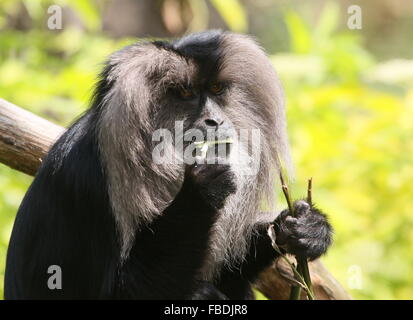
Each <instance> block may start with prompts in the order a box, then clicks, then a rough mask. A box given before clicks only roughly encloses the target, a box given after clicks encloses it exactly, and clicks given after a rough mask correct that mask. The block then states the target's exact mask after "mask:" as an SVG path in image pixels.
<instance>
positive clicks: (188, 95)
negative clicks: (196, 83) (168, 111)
mask: <svg viewBox="0 0 413 320" xmlns="http://www.w3.org/2000/svg"><path fill="white" fill-rule="evenodd" d="M178 92H179V96H180V97H181V98H182V99H184V100H191V99H193V98H195V91H194V90H192V89H191V88H185V87H179V89H178Z"/></svg>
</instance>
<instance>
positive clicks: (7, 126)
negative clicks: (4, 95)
mask: <svg viewBox="0 0 413 320" xmlns="http://www.w3.org/2000/svg"><path fill="white" fill-rule="evenodd" d="M64 130H65V129H64V128H62V127H60V126H57V125H55V124H53V123H51V122H49V121H47V120H44V119H42V118H40V117H38V116H36V115H34V114H33V113H30V112H28V111H26V110H23V109H21V108H19V107H17V106H15V105H13V104H11V103H10V102H7V101H5V100H3V99H1V98H0V162H2V163H4V164H6V165H8V166H9V167H11V168H13V169H16V170H19V171H22V172H24V173H27V174H29V175H32V176H33V175H34V174H35V173H36V171H37V169H38V168H39V166H40V163H41V159H42V158H43V156H44V155H45V154H46V153H47V151H48V150H49V148H50V146H51V145H52V144H53V142H54V141H55V140H56V139H57V138H58V137H59V136H60V135H61V134H62V133H63V132H64Z"/></svg>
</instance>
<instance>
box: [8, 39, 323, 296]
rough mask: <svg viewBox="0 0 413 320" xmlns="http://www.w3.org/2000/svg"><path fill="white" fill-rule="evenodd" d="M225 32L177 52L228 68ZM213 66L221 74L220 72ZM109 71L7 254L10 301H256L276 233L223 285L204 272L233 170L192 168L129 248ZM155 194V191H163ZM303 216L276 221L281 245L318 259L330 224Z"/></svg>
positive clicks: (49, 163)
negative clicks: (117, 206) (116, 183)
mask: <svg viewBox="0 0 413 320" xmlns="http://www.w3.org/2000/svg"><path fill="white" fill-rule="evenodd" d="M219 41H220V35H219V33H217V32H212V33H209V34H197V35H194V36H191V37H188V38H185V40H181V41H177V42H175V43H173V44H171V45H169V46H167V45H165V44H162V43H156V45H158V46H163V47H164V48H166V49H168V50H175V51H177V52H179V53H180V54H182V55H184V56H186V57H189V58H193V59H196V60H197V61H199V63H200V64H202V65H204V66H205V70H207V69H209V70H214V69H216V68H218V65H219ZM211 66H212V67H211ZM110 68H111V67H110V66H107V67H106V68H105V69H104V71H103V72H102V79H101V81H100V82H99V83H98V86H97V90H96V93H95V98H94V102H93V104H92V108H91V109H90V110H89V111H88V112H87V113H86V114H85V115H84V116H82V117H81V118H80V119H79V120H78V121H76V122H75V123H74V124H73V125H72V126H71V127H70V128H69V129H68V131H67V132H66V133H65V134H64V135H63V136H62V137H61V138H60V139H59V140H58V141H57V142H56V143H55V145H54V146H53V147H52V149H51V150H50V152H49V154H48V155H47V157H46V158H45V159H44V161H43V164H42V166H41V168H40V169H39V171H38V173H37V175H36V177H35V179H34V181H33V183H32V185H31V186H30V188H29V190H28V192H27V194H26V196H25V198H24V200H23V202H22V204H21V206H20V208H19V211H18V213H17V217H16V221H15V225H14V228H13V233H12V237H11V240H10V245H9V249H8V255H7V263H6V275H5V298H6V299H72V298H76V299H96V298H97V299H191V298H192V299H227V298H228V299H250V298H253V295H252V291H251V283H252V282H253V281H254V280H255V279H256V278H257V276H258V274H259V273H260V272H261V271H262V270H264V269H265V268H266V267H267V266H269V265H270V264H271V262H272V261H273V260H274V259H275V258H276V254H275V252H274V250H273V249H272V247H271V242H270V239H269V238H268V236H267V228H268V225H263V224H260V225H257V226H256V228H257V232H256V233H255V235H254V237H253V240H252V243H251V245H250V252H249V254H248V256H247V257H246V259H245V261H244V263H243V264H242V265H240V266H238V268H233V269H231V270H229V269H224V270H222V273H221V276H220V278H219V280H217V282H216V283H207V282H200V281H198V280H197V272H198V270H199V269H200V267H201V266H202V263H203V261H204V259H205V256H206V253H207V244H208V239H209V233H210V230H211V227H212V225H213V223H214V222H215V221H216V218H217V213H218V209H220V208H221V207H222V206H223V205H224V202H225V200H226V198H227V197H228V195H230V194H231V193H233V192H235V190H236V184H235V182H234V177H233V174H232V173H231V169H230V167H229V166H227V165H208V166H207V165H195V166H191V167H189V168H187V170H186V173H185V179H184V183H183V186H182V188H181V190H180V192H179V193H178V195H177V196H176V198H175V199H174V201H173V202H172V203H171V205H170V206H169V207H168V208H167V209H166V210H165V211H164V212H163V214H162V215H161V216H160V217H158V218H157V219H155V220H154V221H153V222H152V223H151V224H150V225H148V226H146V227H144V228H142V229H141V230H140V231H139V232H138V233H137V234H136V236H135V240H134V244H133V246H132V248H131V250H130V252H129V255H128V258H127V259H126V260H125V261H121V257H120V252H121V246H120V243H119V236H118V234H117V226H116V224H115V219H114V215H113V213H112V209H111V205H110V202H109V195H108V186H107V179H106V173H105V172H104V169H103V164H102V163H101V156H100V150H99V148H98V142H97V126H98V121H99V119H100V115H101V112H102V108H104V106H103V105H102V100H103V99H104V97H105V96H106V94H107V92H108V91H109V90H110V88H111V86H112V83H111V82H110V81H109V80H108V79H107V75H108V74H109V73H110ZM154 188H156V186H154ZM296 210H297V212H298V218H297V219H295V220H294V219H293V220H291V219H290V218H289V217H288V216H287V214H286V212H283V213H282V214H281V215H280V217H279V218H277V220H276V222H275V226H276V230H277V239H279V243H280V245H282V246H283V247H284V248H286V250H289V251H290V252H293V253H297V254H300V255H304V256H308V257H309V258H311V259H314V258H316V257H318V256H319V255H321V254H322V253H324V252H325V251H326V249H327V246H328V245H329V244H330V242H331V238H330V232H331V229H330V226H329V225H328V223H327V221H326V219H325V217H324V216H323V215H322V214H321V213H320V212H319V211H318V210H316V209H313V210H309V209H308V208H305V205H303V204H302V203H299V204H298V205H297V207H296ZM51 265H59V266H60V267H61V268H62V274H63V281H62V286H63V288H62V289H61V290H50V289H49V288H48V287H47V279H48V277H49V276H50V275H49V274H47V269H48V267H49V266H51Z"/></svg>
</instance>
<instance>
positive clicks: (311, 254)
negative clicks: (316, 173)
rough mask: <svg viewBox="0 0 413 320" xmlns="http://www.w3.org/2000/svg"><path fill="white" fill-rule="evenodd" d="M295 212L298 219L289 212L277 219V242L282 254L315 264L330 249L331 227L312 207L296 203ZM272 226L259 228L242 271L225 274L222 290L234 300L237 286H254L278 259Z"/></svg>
mask: <svg viewBox="0 0 413 320" xmlns="http://www.w3.org/2000/svg"><path fill="white" fill-rule="evenodd" d="M294 210H295V212H296V214H297V217H296V218H295V217H292V216H291V215H289V211H288V210H284V211H282V212H281V213H280V214H279V216H278V217H277V218H276V219H275V221H274V223H273V225H274V228H275V233H276V242H277V244H278V246H279V247H280V249H281V251H282V252H288V253H291V254H294V255H300V256H304V257H307V258H308V259H310V260H314V259H316V258H318V257H320V256H321V255H322V254H324V253H325V252H326V251H327V249H328V247H329V246H330V244H331V242H332V227H331V226H330V224H329V223H328V221H327V217H326V216H325V215H324V214H323V213H322V212H321V211H320V210H318V209H316V208H315V207H310V206H309V205H308V204H307V203H306V202H305V201H302V200H300V201H296V202H295V203H294ZM269 226H270V224H269V223H267V224H258V225H257V226H256V232H255V234H254V235H253V237H252V240H251V243H250V249H249V252H248V254H247V257H246V259H245V261H244V262H243V264H242V265H241V266H240V269H239V270H235V271H224V273H223V277H222V281H221V285H220V288H221V290H222V291H223V292H224V293H225V294H226V295H228V296H229V297H230V298H231V299H233V296H234V294H236V292H239V290H238V291H237V290H234V286H237V287H239V286H240V285H241V283H244V286H245V287H247V285H246V284H247V283H252V282H254V281H255V280H256V279H257V278H258V276H259V274H260V273H261V272H262V271H263V270H264V269H265V268H267V267H269V266H270V265H271V263H272V262H273V261H274V260H275V259H276V258H278V254H277V253H276V252H275V250H274V249H273V248H272V245H271V239H270V238H269V236H268V234H267V230H268V227H269ZM238 289H239V288H238ZM246 293H247V294H248V292H246ZM237 298H238V299H241V298H242V297H237Z"/></svg>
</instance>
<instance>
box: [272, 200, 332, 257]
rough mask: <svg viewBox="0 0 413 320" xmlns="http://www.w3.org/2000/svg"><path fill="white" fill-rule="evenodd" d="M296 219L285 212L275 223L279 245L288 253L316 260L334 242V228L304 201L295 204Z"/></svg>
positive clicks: (323, 216) (287, 211)
mask: <svg viewBox="0 0 413 320" xmlns="http://www.w3.org/2000/svg"><path fill="white" fill-rule="evenodd" d="M294 212H295V216H296V217H292V216H291V215H290V212H289V210H284V211H282V212H281V213H280V215H279V216H278V217H277V218H276V219H275V221H274V227H275V233H276V242H277V245H278V246H280V247H281V248H283V249H285V250H286V251H287V252H288V253H291V254H294V255H297V256H300V257H306V258H308V259H310V260H314V259H316V258H318V257H320V256H321V255H322V254H324V253H325V252H326V251H327V248H328V247H329V246H330V244H331V242H332V227H331V226H330V224H329V223H328V221H327V217H326V216H325V215H324V214H323V213H321V212H320V211H319V210H318V209H316V208H314V207H310V205H309V204H308V203H307V202H305V201H304V200H299V201H295V202H294Z"/></svg>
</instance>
